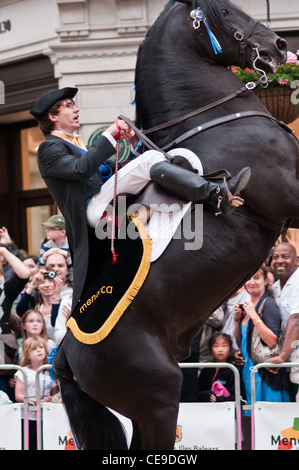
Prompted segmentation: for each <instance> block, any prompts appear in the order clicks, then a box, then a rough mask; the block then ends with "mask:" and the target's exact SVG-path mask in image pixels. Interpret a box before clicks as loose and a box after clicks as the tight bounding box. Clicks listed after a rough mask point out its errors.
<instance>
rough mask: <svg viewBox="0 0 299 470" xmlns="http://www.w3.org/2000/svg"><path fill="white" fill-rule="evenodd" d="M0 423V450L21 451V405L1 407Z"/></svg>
mask: <svg viewBox="0 0 299 470" xmlns="http://www.w3.org/2000/svg"><path fill="white" fill-rule="evenodd" d="M0 423H2V425H1V426H0V450H22V420H21V404H20V403H13V404H11V405H1V406H0ZM3 423H5V425H3Z"/></svg>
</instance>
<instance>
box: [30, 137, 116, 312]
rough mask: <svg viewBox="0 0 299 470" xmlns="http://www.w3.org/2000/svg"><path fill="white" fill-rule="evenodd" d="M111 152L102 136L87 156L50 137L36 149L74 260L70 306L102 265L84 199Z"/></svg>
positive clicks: (99, 180)
mask: <svg viewBox="0 0 299 470" xmlns="http://www.w3.org/2000/svg"><path fill="white" fill-rule="evenodd" d="M114 153H115V148H114V147H113V145H112V144H111V143H110V142H109V140H108V139H106V137H104V136H99V137H98V138H97V140H96V141H95V143H94V144H93V145H92V146H91V147H89V149H88V152H87V153H86V155H81V153H80V152H79V151H78V150H77V149H76V148H75V147H74V146H73V145H72V144H71V143H68V142H67V141H65V140H63V139H61V138H60V137H56V136H52V135H48V136H47V138H46V140H45V141H44V142H42V143H41V145H40V146H39V150H38V165H39V170H40V173H41V176H42V178H43V179H44V181H45V183H46V185H47V187H48V189H49V192H50V194H51V196H52V197H53V199H54V201H55V203H56V204H57V206H58V207H59V209H60V211H61V212H62V214H63V216H64V218H65V224H66V232H67V238H68V242H69V245H70V251H71V256H72V261H73V272H74V286H73V287H74V290H73V306H75V305H76V304H77V302H78V301H79V300H80V297H81V296H82V293H83V291H84V286H85V284H87V285H88V284H89V282H90V280H91V279H93V278H94V276H95V273H96V272H97V270H98V269H99V264H100V263H101V259H100V253H101V248H100V247H98V245H99V242H100V241H99V240H97V238H96V236H95V231H94V229H93V228H90V227H88V224H87V220H86V199H87V198H89V197H91V196H93V195H94V194H96V193H98V192H99V191H100V189H101V185H102V178H101V175H100V172H99V170H98V167H99V166H100V165H101V163H103V162H105V161H106V160H107V159H108V158H109V157H111V156H112V155H113V154H114ZM90 253H92V256H90Z"/></svg>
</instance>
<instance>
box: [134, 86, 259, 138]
mask: <svg viewBox="0 0 299 470" xmlns="http://www.w3.org/2000/svg"><path fill="white" fill-rule="evenodd" d="M260 85H262V80H261V79H260V80H257V81H256V82H249V83H246V85H245V86H244V87H242V88H240V90H238V91H236V92H235V93H232V94H230V95H228V96H225V97H223V98H220V99H219V100H216V101H213V103H210V104H207V105H206V106H202V107H201V108H197V109H195V110H194V111H191V112H190V113H188V114H184V116H181V117H178V118H176V119H173V120H172V121H168V122H166V123H164V124H160V125H158V126H155V127H151V128H150V129H146V130H144V131H142V132H143V135H147V134H152V133H153V132H156V131H160V130H162V129H167V128H168V127H171V126H174V125H175V124H179V123H180V122H183V121H186V120H187V119H189V118H191V117H194V116H197V115H198V114H201V113H204V112H205V111H209V110H210V109H213V108H215V107H216V106H219V105H220V104H223V103H226V102H227V101H230V100H232V99H234V98H237V97H238V96H241V95H242V94H243V93H246V92H247V91H252V90H254V89H255V88H258V87H259V86H260Z"/></svg>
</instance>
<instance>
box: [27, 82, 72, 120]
mask: <svg viewBox="0 0 299 470" xmlns="http://www.w3.org/2000/svg"><path fill="white" fill-rule="evenodd" d="M77 91H78V88H70V87H66V88H61V89H60V90H51V91H47V93H44V94H43V95H42V96H41V97H40V98H39V99H38V100H37V102H36V103H35V105H34V107H33V108H32V109H31V110H30V114H32V116H34V117H35V118H36V119H37V120H39V119H40V118H41V117H42V116H43V114H45V112H46V111H47V110H48V109H50V108H51V107H52V106H53V105H54V104H55V103H57V101H61V100H64V99H66V98H74V96H75V95H76V94H77Z"/></svg>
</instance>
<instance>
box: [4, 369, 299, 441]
mask: <svg viewBox="0 0 299 470" xmlns="http://www.w3.org/2000/svg"><path fill="white" fill-rule="evenodd" d="M179 366H180V367H181V368H182V369H187V368H189V369H191V368H196V369H203V368H213V369H214V368H215V367H217V368H229V369H231V370H232V371H233V373H234V378H235V400H234V401H233V402H234V404H235V410H236V418H237V419H236V436H237V449H238V450H241V449H242V428H241V413H242V407H241V402H242V397H241V392H240V374H239V371H238V369H237V368H236V367H235V366H234V365H233V364H230V363H215V362H205V363H200V362H195V363H179ZM264 367H265V368H273V367H277V368H280V367H285V368H291V367H299V363H298V362H286V363H281V364H272V363H266V362H265V363H261V364H257V365H255V366H254V367H253V368H252V371H251V405H247V406H246V409H251V411H252V413H251V420H252V450H254V448H255V445H254V435H255V414H254V407H255V405H256V403H259V402H257V401H256V386H255V377H256V373H257V372H258V370H259V369H260V368H264ZM49 369H51V365H49V364H47V365H44V366H42V367H41V368H39V370H38V371H37V373H36V399H37V406H36V407H32V406H30V405H29V398H28V380H27V375H26V372H24V370H23V368H22V367H20V366H18V365H13V364H6V365H1V364H0V370H15V371H18V370H20V371H21V373H22V375H23V385H24V403H22V404H21V407H22V408H23V409H24V420H23V436H24V446H23V447H24V450H28V449H29V433H28V420H29V418H28V413H29V409H30V410H31V409H33V408H34V409H35V410H37V448H38V450H42V448H43V442H42V407H43V404H42V402H41V391H40V382H39V374H40V373H41V372H43V371H44V370H49ZM267 403H268V402H267ZM269 403H270V404H271V403H272V402H269ZM273 404H274V403H273ZM275 404H277V403H275Z"/></svg>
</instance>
